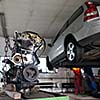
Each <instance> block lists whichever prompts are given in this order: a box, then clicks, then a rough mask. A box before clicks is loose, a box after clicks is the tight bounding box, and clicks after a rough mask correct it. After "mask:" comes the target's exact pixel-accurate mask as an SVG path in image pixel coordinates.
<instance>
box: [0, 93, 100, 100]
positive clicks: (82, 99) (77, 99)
mask: <svg viewBox="0 0 100 100" xmlns="http://www.w3.org/2000/svg"><path fill="white" fill-rule="evenodd" d="M64 95H65V97H67V96H68V97H69V99H68V100H100V99H97V98H94V97H91V96H86V95H74V94H71V93H69V94H64ZM66 95H67V96H66ZM52 97H55V96H54V95H53V94H49V93H44V92H38V93H34V95H30V96H26V98H24V99H21V100H33V99H32V98H35V99H36V98H38V99H39V98H52ZM0 100H13V99H12V98H10V97H9V96H7V95H6V94H2V95H0ZM43 100H44V99H43ZM47 100H49V99H47ZM56 100H58V99H56Z"/></svg>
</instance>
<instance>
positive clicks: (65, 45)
mask: <svg viewBox="0 0 100 100" xmlns="http://www.w3.org/2000/svg"><path fill="white" fill-rule="evenodd" d="M49 46H51V47H50V52H49V53H48V54H47V57H46V60H47V66H48V69H49V70H51V69H53V68H54V67H56V68H57V67H58V66H59V67H60V66H61V67H65V66H67V67H68V66H69V67H70V66H74V67H75V66H86V65H91V66H98V65H99V66H100V63H99V61H98V60H100V1H99V0H88V1H86V2H85V3H84V4H83V5H81V6H80V7H79V8H78V9H77V10H76V11H75V12H74V13H73V15H72V16H71V17H70V18H69V19H68V20H67V21H66V22H65V24H64V25H63V27H62V28H61V30H60V31H59V32H58V34H57V36H56V37H55V39H54V41H53V42H52V43H51V45H49Z"/></svg>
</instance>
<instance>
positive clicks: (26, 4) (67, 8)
mask: <svg viewBox="0 0 100 100" xmlns="http://www.w3.org/2000/svg"><path fill="white" fill-rule="evenodd" d="M83 1H84V0H0V12H4V13H5V17H6V24H7V26H6V27H7V31H8V34H9V35H10V36H13V33H14V31H16V30H17V31H18V32H22V31H26V30H32V31H35V32H37V33H39V34H40V35H41V36H42V37H44V38H52V37H54V36H55V35H56V34H57V32H58V31H59V30H60V28H61V27H62V25H63V24H64V22H65V21H66V20H67V19H68V18H69V17H70V16H71V15H72V13H73V12H74V10H76V9H77V8H78V7H79V6H80V4H81V3H82V2H83ZM0 35H2V33H0Z"/></svg>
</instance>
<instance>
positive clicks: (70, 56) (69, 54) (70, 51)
mask: <svg viewBox="0 0 100 100" xmlns="http://www.w3.org/2000/svg"><path fill="white" fill-rule="evenodd" d="M74 49H75V45H74V43H72V42H69V43H68V45H67V58H68V60H69V61H73V60H74V59H75V56H76V55H75V52H74Z"/></svg>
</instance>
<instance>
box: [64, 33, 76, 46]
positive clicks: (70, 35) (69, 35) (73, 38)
mask: <svg viewBox="0 0 100 100" xmlns="http://www.w3.org/2000/svg"><path fill="white" fill-rule="evenodd" d="M69 39H71V40H74V41H75V42H76V39H75V37H74V36H73V35H72V34H68V35H67V36H66V37H65V40H64V48H65V47H66V43H67V41H68V40H69Z"/></svg>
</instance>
